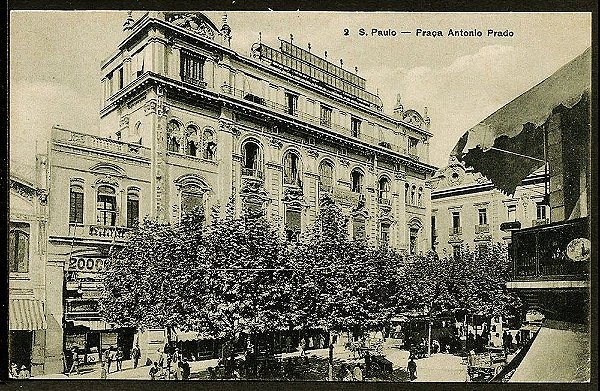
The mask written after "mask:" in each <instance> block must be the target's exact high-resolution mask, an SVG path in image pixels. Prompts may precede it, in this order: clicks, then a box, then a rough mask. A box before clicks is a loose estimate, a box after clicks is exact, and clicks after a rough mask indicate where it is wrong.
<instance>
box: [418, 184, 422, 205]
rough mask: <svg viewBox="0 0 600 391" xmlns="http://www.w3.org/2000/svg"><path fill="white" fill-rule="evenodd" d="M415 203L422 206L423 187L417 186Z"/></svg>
mask: <svg viewBox="0 0 600 391" xmlns="http://www.w3.org/2000/svg"><path fill="white" fill-rule="evenodd" d="M417 204H418V205H419V206H423V188H422V187H419V193H418V195H417Z"/></svg>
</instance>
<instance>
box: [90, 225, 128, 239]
mask: <svg viewBox="0 0 600 391" xmlns="http://www.w3.org/2000/svg"><path fill="white" fill-rule="evenodd" d="M130 231H131V229H130V228H126V227H115V226H110V225H90V226H89V235H90V236H95V237H101V238H116V239H125V236H126V235H127V233H129V232H130Z"/></svg>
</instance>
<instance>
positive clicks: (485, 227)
mask: <svg viewBox="0 0 600 391" xmlns="http://www.w3.org/2000/svg"><path fill="white" fill-rule="evenodd" d="M489 232H490V225H489V224H480V225H476V226H475V234H476V235H478V234H487V233H489Z"/></svg>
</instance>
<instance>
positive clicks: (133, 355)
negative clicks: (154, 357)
mask: <svg viewBox="0 0 600 391" xmlns="http://www.w3.org/2000/svg"><path fill="white" fill-rule="evenodd" d="M140 356H141V352H140V346H139V345H138V344H137V342H136V343H135V345H134V346H133V349H131V358H132V359H133V368H134V369H135V368H137V366H138V362H139V360H140Z"/></svg>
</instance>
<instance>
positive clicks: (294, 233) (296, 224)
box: [285, 207, 302, 242]
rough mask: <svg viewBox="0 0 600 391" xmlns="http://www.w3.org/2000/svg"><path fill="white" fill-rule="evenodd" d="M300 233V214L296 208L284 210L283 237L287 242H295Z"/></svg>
mask: <svg viewBox="0 0 600 391" xmlns="http://www.w3.org/2000/svg"><path fill="white" fill-rule="evenodd" d="M301 231H302V213H301V212H300V210H298V209H296V208H291V207H286V209H285V236H286V240H287V241H288V242H297V241H298V238H299V237H300V233H301Z"/></svg>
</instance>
